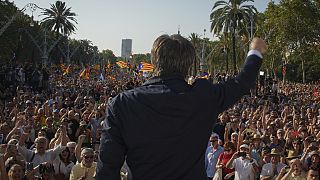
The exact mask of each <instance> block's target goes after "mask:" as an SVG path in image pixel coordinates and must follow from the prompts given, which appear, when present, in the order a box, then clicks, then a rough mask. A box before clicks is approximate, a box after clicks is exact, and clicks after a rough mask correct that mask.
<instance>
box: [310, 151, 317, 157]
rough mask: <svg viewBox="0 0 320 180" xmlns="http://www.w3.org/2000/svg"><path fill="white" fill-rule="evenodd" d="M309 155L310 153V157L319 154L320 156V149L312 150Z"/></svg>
mask: <svg viewBox="0 0 320 180" xmlns="http://www.w3.org/2000/svg"><path fill="white" fill-rule="evenodd" d="M309 155H310V157H311V156H313V155H318V156H320V155H319V152H318V151H311V152H310V153H309Z"/></svg>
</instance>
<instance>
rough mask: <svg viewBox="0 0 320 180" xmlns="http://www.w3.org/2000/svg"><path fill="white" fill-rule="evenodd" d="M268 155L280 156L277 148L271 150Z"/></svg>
mask: <svg viewBox="0 0 320 180" xmlns="http://www.w3.org/2000/svg"><path fill="white" fill-rule="evenodd" d="M270 155H280V152H279V150H278V149H277V148H272V149H271V153H270Z"/></svg>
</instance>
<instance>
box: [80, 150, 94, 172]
mask: <svg viewBox="0 0 320 180" xmlns="http://www.w3.org/2000/svg"><path fill="white" fill-rule="evenodd" d="M81 159H82V161H81V162H82V164H83V165H84V166H86V167H91V165H92V163H93V159H94V151H93V149H91V148H85V149H83V150H82V151H81Z"/></svg>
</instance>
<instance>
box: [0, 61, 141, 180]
mask: <svg viewBox="0 0 320 180" xmlns="http://www.w3.org/2000/svg"><path fill="white" fill-rule="evenodd" d="M46 73H48V78H46V76H47V75H46ZM79 73H80V72H79V71H76V70H74V71H73V72H72V73H69V74H68V75H63V72H62V70H60V67H57V68H52V69H51V70H46V69H45V68H43V69H38V68H35V69H32V70H31V69H28V68H26V66H24V67H22V66H19V67H18V66H17V67H14V68H13V67H6V68H4V67H3V69H2V71H1V73H0V74H1V76H3V78H1V82H0V121H1V122H0V142H1V146H0V154H1V155H2V156H0V168H1V177H0V179H3V180H6V179H73V180H75V179H77V180H78V179H93V177H94V174H95V171H96V166H97V164H96V161H97V157H98V154H99V144H100V143H99V140H100V134H101V130H102V128H103V127H104V126H106V125H105V124H103V120H104V119H105V109H106V104H107V102H108V100H109V98H112V97H114V96H115V95H117V94H118V93H119V92H122V91H124V90H127V89H131V88H133V87H135V86H138V85H140V84H141V82H140V80H139V79H138V78H132V77H131V76H129V73H128V72H127V71H125V70H120V69H118V68H113V69H112V72H110V73H109V74H108V75H109V78H108V77H106V78H104V79H103V80H101V79H99V78H98V77H97V76H96V75H91V77H90V78H89V79H83V78H80V77H79ZM140 79H141V78H140ZM126 174H127V171H123V172H122V175H123V176H125V175H126Z"/></svg>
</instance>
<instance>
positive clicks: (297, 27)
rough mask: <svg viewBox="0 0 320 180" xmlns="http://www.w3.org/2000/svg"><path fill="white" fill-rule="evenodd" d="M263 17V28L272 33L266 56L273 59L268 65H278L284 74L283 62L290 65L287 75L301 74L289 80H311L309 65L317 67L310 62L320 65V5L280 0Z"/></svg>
mask: <svg viewBox="0 0 320 180" xmlns="http://www.w3.org/2000/svg"><path fill="white" fill-rule="evenodd" d="M264 16H265V19H264V21H263V23H264V28H263V29H265V30H266V31H268V32H270V33H269V34H270V36H269V38H268V48H269V51H268V54H267V57H268V58H269V59H271V63H269V64H272V66H273V67H274V68H275V67H277V66H278V71H281V64H282V63H281V62H282V61H283V64H287V72H288V73H287V76H292V75H293V73H292V72H295V73H301V75H299V76H294V78H293V77H288V78H289V79H294V80H299V79H300V78H301V79H302V82H306V81H311V79H307V77H311V76H309V75H306V72H307V73H311V72H312V71H311V70H310V69H312V68H310V66H312V67H316V65H314V63H313V62H309V61H316V62H318V63H319V61H317V59H319V56H318V55H319V54H318V53H316V49H317V47H318V46H319V43H318V42H319V41H320V31H319V29H320V7H319V5H318V4H317V3H316V2H315V1H313V0H305V1H301V0H281V1H280V3H279V4H274V3H272V2H271V3H269V5H268V8H267V10H266V11H265V13H264ZM310 54H314V56H310ZM316 57H317V58H316ZM297 62H300V65H297ZM292 68H300V69H292ZM307 70H310V71H307ZM313 72H315V71H314V70H313ZM313 77H317V76H313ZM301 79H300V80H301Z"/></svg>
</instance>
